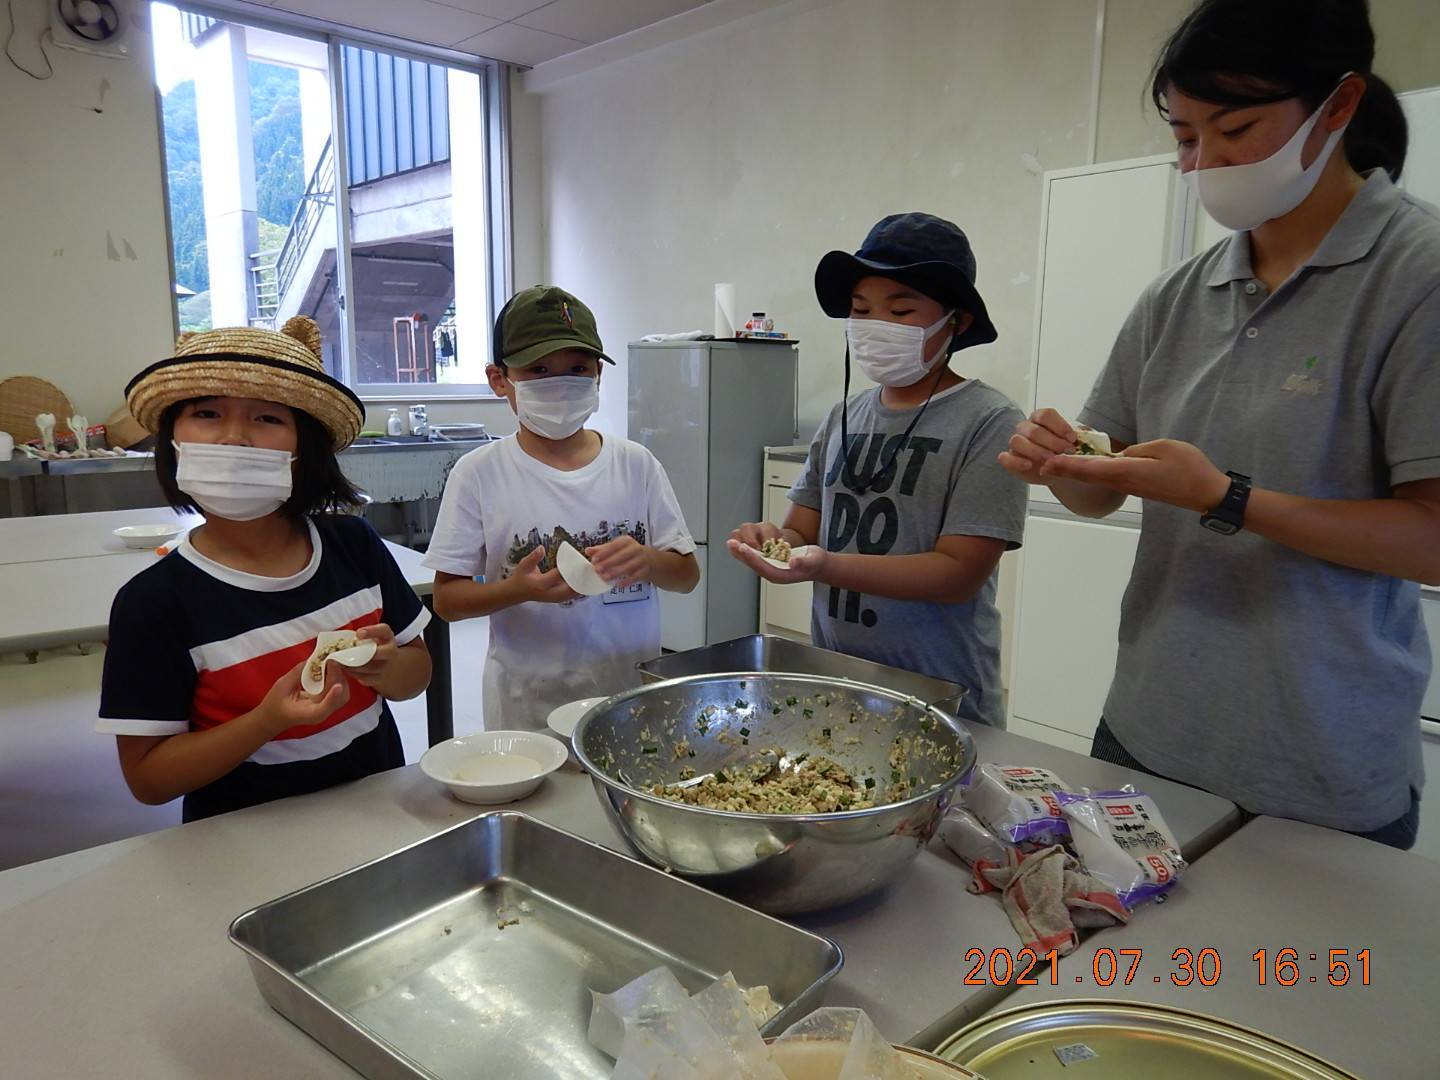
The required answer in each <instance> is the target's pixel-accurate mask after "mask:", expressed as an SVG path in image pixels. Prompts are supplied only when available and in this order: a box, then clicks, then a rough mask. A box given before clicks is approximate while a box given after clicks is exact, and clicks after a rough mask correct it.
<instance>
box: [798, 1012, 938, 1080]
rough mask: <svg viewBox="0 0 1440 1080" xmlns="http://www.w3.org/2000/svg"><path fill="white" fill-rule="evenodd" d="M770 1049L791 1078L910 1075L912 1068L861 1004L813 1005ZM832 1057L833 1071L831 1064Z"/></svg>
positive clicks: (877, 1079)
mask: <svg viewBox="0 0 1440 1080" xmlns="http://www.w3.org/2000/svg"><path fill="white" fill-rule="evenodd" d="M770 1049H771V1052H772V1056H773V1057H774V1059H775V1060H776V1061H777V1062H779V1063H780V1065H781V1067H782V1068H784V1070H785V1073H784V1075H785V1076H786V1077H787V1078H790V1080H796V1078H799V1077H802V1076H804V1077H810V1076H814V1077H816V1078H817V1080H818V1078H819V1077H825V1078H826V1080H915V1073H914V1070H912V1069H911V1068H910V1066H909V1065H908V1064H907V1063H906V1061H905V1059H904V1058H903V1057H901V1056H900V1055H899V1054H898V1053H896V1051H895V1048H894V1047H893V1046H891V1045H890V1044H889V1042H887V1041H886V1040H885V1038H884V1037H883V1036H882V1035H881V1034H880V1032H879V1030H878V1029H877V1028H876V1027H875V1025H874V1024H873V1023H871V1021H870V1018H869V1017H868V1016H866V1015H865V1013H864V1012H863V1011H862V1010H860V1009H816V1010H815V1011H814V1012H813V1013H811V1014H810V1015H809V1016H807V1017H805V1018H803V1019H801V1020H797V1021H796V1022H795V1023H793V1024H791V1025H790V1026H789V1027H788V1028H786V1029H785V1032H784V1034H782V1035H781V1036H780V1037H779V1038H778V1039H776V1040H775V1045H774V1046H772V1047H771V1048H770ZM842 1049H843V1055H844V1056H843V1058H842V1057H841V1052H842ZM836 1059H840V1061H841V1064H840V1066H839V1069H838V1071H837V1070H836V1069H835V1068H834V1066H833V1065H832V1064H831V1062H833V1061H834V1060H836Z"/></svg>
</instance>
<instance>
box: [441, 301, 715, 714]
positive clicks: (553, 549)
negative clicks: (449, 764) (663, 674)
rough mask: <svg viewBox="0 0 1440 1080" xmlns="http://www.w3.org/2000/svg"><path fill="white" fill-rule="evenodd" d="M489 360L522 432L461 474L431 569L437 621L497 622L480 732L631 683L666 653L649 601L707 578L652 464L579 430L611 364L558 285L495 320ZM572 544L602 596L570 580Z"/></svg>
mask: <svg viewBox="0 0 1440 1080" xmlns="http://www.w3.org/2000/svg"><path fill="white" fill-rule="evenodd" d="M494 357H495V363H494V364H492V365H491V366H490V368H489V369H488V371H487V374H488V375H489V379H490V386H491V388H492V389H493V390H494V391H495V393H496V394H498V395H500V396H501V397H503V398H505V399H506V400H507V401H508V402H509V403H510V407H511V408H512V409H514V410H515V413H516V416H517V417H518V419H519V424H520V427H519V431H517V432H516V434H515V435H514V436H512V437H510V438H506V439H502V440H500V441H498V442H493V443H490V444H489V445H487V446H482V447H480V448H479V449H478V450H472V451H471V452H470V453H468V454H466V455H465V456H464V457H463V458H461V459H460V460H459V461H458V462H457V463H456V465H455V468H454V469H453V470H452V471H451V473H450V478H449V480H448V481H447V482H446V485H445V494H444V497H443V499H442V500H441V504H440V516H439V519H438V520H437V522H436V525H435V532H434V535H433V536H432V538H431V540H430V549H429V552H428V553H427V554H426V557H425V563H426V565H427V566H431V567H434V568H435V570H436V574H435V610H436V612H437V613H438V614H439V615H440V616H441V617H442V618H445V619H449V620H451V621H454V620H457V619H469V618H474V617H477V616H481V615H487V616H489V618H490V648H489V652H488V654H487V656H486V660H485V679H484V706H485V727H486V728H487V729H491V730H493V729H497V728H510V729H516V728H520V729H537V728H542V727H544V725H545V721H546V718H547V717H548V716H549V714H550V712H551V711H552V710H553V709H555V708H556V707H558V706H560V705H563V704H565V703H567V702H570V701H574V700H576V699H578V698H585V697H595V696H609V695H611V694H615V693H618V692H619V691H621V690H625V689H628V688H629V687H631V686H634V685H636V683H637V682H638V677H637V674H636V671H635V665H636V664H637V663H638V662H640V661H643V660H650V659H653V658H654V657H655V656H657V655H659V652H660V602H659V597H658V596H657V595H656V593H655V590H656V589H657V588H660V589H666V590H669V591H672V592H689V591H690V590H691V589H693V588H694V587H695V584H696V582H698V581H699V580H700V568H699V565H698V564H697V563H696V561H695V556H694V554H693V552H694V551H695V542H694V541H693V540H692V539H691V538H690V534H689V532H688V531H687V530H686V528H685V521H684V519H683V518H682V517H681V514H680V507H679V504H678V503H677V502H676V500H675V493H674V492H673V491H672V490H671V487H670V481H669V480H668V479H667V478H666V476H665V472H664V470H663V469H662V468H661V467H660V463H659V462H658V461H656V460H655V457H654V455H652V454H651V453H650V451H649V450H647V449H645V448H644V447H643V446H640V445H639V444H638V443H633V442H630V441H629V440H628V439H621V438H616V437H615V436H613V435H605V436H602V435H601V434H600V433H599V432H597V431H592V430H590V429H589V428H587V427H585V421H586V420H587V419H589V417H590V415H591V413H593V412H594V411H595V408H596V406H597V405H598V404H599V393H600V372H601V368H602V365H603V364H607V363H614V361H612V360H611V359H610V358H609V357H608V356H606V355H605V350H604V346H603V345H602V344H601V341H600V335H599V332H598V331H597V329H596V327H595V317H594V316H593V315H592V314H591V313H590V309H589V308H587V307H586V306H585V305H584V304H582V303H581V302H580V301H579V300H578V299H576V298H575V297H574V296H572V295H571V294H569V293H567V292H565V291H564V290H563V289H558V288H555V287H554V286H551V285H538V286H535V287H534V288H530V289H525V290H524V291H522V292H520V293H517V294H516V295H515V296H514V297H513V298H511V300H510V301H509V303H507V304H506V305H505V306H504V308H502V309H501V311H500V314H499V316H498V317H497V318H496V320H495V335H494ZM566 543H568V544H570V545H571V546H572V547H574V548H575V549H576V551H579V552H580V553H582V554H583V555H584V556H585V557H586V558H587V559H589V561H590V565H591V567H593V569H594V570H595V571H596V572H597V573H598V574H599V575H600V578H601V579H602V580H601V581H600V582H598V583H597V588H599V589H602V590H603V589H604V586H605V584H608V585H609V586H610V589H609V590H608V591H606V592H602V593H601V595H593V596H584V597H582V596H580V595H579V594H578V593H576V592H574V591H573V590H572V589H571V588H570V586H569V585H567V584H566V581H565V579H564V578H562V577H561V573H560V571H559V569H558V568H557V567H556V559H557V554H558V552H559V549H560V546H561V545H562V544H566ZM572 554H573V553H572ZM582 565H583V564H582ZM481 578H483V580H480V579H481Z"/></svg>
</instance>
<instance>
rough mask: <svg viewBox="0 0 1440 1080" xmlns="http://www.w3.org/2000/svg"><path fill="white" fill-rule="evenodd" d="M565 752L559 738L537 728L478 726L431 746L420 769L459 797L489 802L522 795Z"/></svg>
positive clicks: (559, 762) (560, 761)
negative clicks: (470, 732)
mask: <svg viewBox="0 0 1440 1080" xmlns="http://www.w3.org/2000/svg"><path fill="white" fill-rule="evenodd" d="M566 756H567V752H566V750H565V745H564V744H563V743H561V742H560V741H559V740H557V739H553V738H551V737H550V736H549V735H546V734H544V733H542V732H539V731H482V732H479V733H477V734H475V735H461V736H459V737H458V738H454V739H447V740H446V741H445V742H442V743H437V744H436V745H434V746H432V747H430V749H429V750H426V751H425V753H424V754H423V755H422V756H421V758H420V771H421V772H423V773H424V774H425V775H426V776H428V777H430V779H431V780H435V781H438V782H439V783H442V784H444V785H445V786H446V787H447V788H449V789H450V794H451V795H454V796H455V798H457V799H459V800H460V801H461V802H467V803H478V804H480V805H482V806H489V805H493V804H495V803H507V802H514V801H515V800H516V799H523V798H524V797H525V796H526V795H529V794H530V793H531V792H533V791H534V790H535V789H536V788H537V787H539V786H540V782H541V781H542V780H544V779H545V777H547V776H549V775H550V774H551V773H552V772H554V771H555V770H556V769H558V768H560V766H561V765H564V764H565V758H566Z"/></svg>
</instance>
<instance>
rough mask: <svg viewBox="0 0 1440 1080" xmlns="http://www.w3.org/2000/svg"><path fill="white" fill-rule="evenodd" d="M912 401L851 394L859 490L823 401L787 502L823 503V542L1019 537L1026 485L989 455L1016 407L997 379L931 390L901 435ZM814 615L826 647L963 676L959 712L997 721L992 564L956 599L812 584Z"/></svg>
mask: <svg viewBox="0 0 1440 1080" xmlns="http://www.w3.org/2000/svg"><path fill="white" fill-rule="evenodd" d="M916 412H917V409H889V408H886V407H885V406H884V405H882V404H881V403H880V392H879V391H878V390H869V391H866V392H865V393H862V394H857V395H856V396H854V397H852V398H851V399H850V418H849V422H848V427H849V433H850V459H851V466H852V470H851V471H853V473H854V476H855V479H856V480H857V482H858V483H859V485H860V486H861V487H862V488H865V489H866V490H865V491H864V492H863V493H857V492H855V491H854V490H853V489H852V488H851V486H850V483H849V479H848V477H847V476H846V470H845V469H844V468H842V464H843V463H842V461H841V459H840V406H839V405H837V406H835V408H834V409H832V410H831V411H830V415H829V416H827V417H826V418H825V422H824V423H822V424H821V425H820V430H819V431H818V432H816V434H815V439H814V441H813V442H812V443H811V444H810V454H809V456H808V457H807V458H806V461H805V471H804V473H803V474H801V477H800V479H799V480H797V481H796V482H795V486H794V487H792V488H791V489H790V500H791V501H792V502H794V503H796V504H797V505H799V506H805V507H809V508H810V509H812V510H818V511H820V537H819V540H820V543H821V544H823V545H824V546H825V549H826V550H827V551H837V552H848V553H852V554H854V553H859V554H862V555H918V554H921V553H923V552H927V551H934V550H935V544H936V542H937V541H938V540H939V539H940V537H942V536H950V535H961V536H987V537H993V538H994V539H997V540H1003V541H1005V543H1006V546H1007V548H1016V547H1019V546H1020V538H1021V534H1022V532H1023V530H1024V524H1025V499H1026V490H1025V485H1024V483H1022V482H1021V481H1019V480H1017V479H1015V478H1014V477H1012V476H1010V475H1009V474H1008V473H1006V472H1005V470H1004V469H1002V468H1001V467H1000V465H999V462H998V461H997V460H996V458H997V455H998V454H999V453H1000V451H1001V450H1003V449H1005V447H1006V445H1007V444H1008V443H1009V440H1010V436H1011V435H1012V434H1013V433H1014V431H1015V425H1016V423H1018V422H1019V421H1020V420H1021V419H1022V418H1023V414H1022V413H1021V412H1020V410H1019V409H1017V408H1016V407H1015V406H1014V404H1012V403H1011V401H1010V399H1009V398H1007V397H1006V396H1005V395H1004V394H1002V393H1000V392H999V391H998V390H994V389H992V388H991V387H989V386H986V385H985V384H984V383H982V382H979V381H977V380H974V379H971V380H967V381H966V382H963V383H961V384H960V385H959V386H956V387H953V388H951V389H950V390H947V391H944V392H942V393H941V394H938V395H936V396H935V397H934V398H933V399H932V400H931V402H930V404H929V406H928V407H927V408H926V410H925V413H924V415H923V416H922V417H921V418H920V422H919V423H918V424H916V426H915V430H914V431H913V432H911V434H910V438H909V440H908V441H905V442H903V444H902V442H901V440H902V439H903V438H904V434H905V429H906V428H907V427H909V426H910V422H911V421H912V420H914V419H915V414H916ZM897 447H898V448H899V449H898V453H897V452H896V448H897ZM892 453H894V463H893V465H891V466H890V467H889V468H888V469H886V468H884V465H885V464H886V463H887V462H890V461H891V455H892ZM877 471H878V472H879V476H878V478H877V479H875V480H874V482H873V483H872V482H871V478H872V477H875V476H876V473H877ZM810 626H811V634H812V636H813V637H814V639H815V644H817V645H820V646H822V647H823V648H826V649H833V650H835V651H836V652H842V653H848V654H850V655H851V656H859V657H863V658H865V659H867V660H874V661H875V662H877V663H881V664H889V665H891V666H892V667H898V668H904V669H905V670H907V671H915V672H919V673H920V674H922V675H930V676H933V677H934V678H937V679H948V680H949V681H951V682H956V683H959V684H960V685H962V686H964V687H966V688H967V689H968V690H969V693H968V694H966V695H965V697H964V698H963V699H962V701H961V706H960V715H961V716H963V717H965V718H966V719H970V720H978V721H981V722H982V723H986V724H991V725H994V726H995V727H1004V726H1005V711H1004V708H1003V706H1002V702H1001V692H1000V614H999V612H998V611H996V609H995V575H994V574H991V575H990V578H989V580H988V581H986V582H985V584H984V585H983V586H981V588H980V591H979V592H978V593H977V594H976V596H975V597H974V599H972V600H971V601H969V602H968V603H964V604H941V603H930V602H926V601H916V600H889V599H886V598H884V597H880V596H869V595H863V594H861V593H857V592H851V591H849V590H846V589H836V588H832V587H830V586H828V585H816V586H815V603H814V607H813V609H812V612H811V617H810Z"/></svg>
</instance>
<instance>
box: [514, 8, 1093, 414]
mask: <svg viewBox="0 0 1440 1080" xmlns="http://www.w3.org/2000/svg"><path fill="white" fill-rule="evenodd" d="M1094 10H1095V9H1094V7H1093V5H1091V4H1089V3H1074V2H1067V0H976V2H969V3H964V4H959V3H954V2H947V0H891V2H888V3H886V4H884V5H883V6H877V5H875V4H873V3H869V2H866V0H832V2H829V3H814V2H801V3H793V4H790V5H783V6H782V7H781V8H780V9H779V10H778V12H772V13H770V14H767V15H765V16H763V17H756V18H751V19H748V20H742V21H740V22H738V23H735V24H733V25H732V26H730V27H727V28H724V29H722V30H719V31H713V32H711V33H708V34H705V35H703V36H701V37H697V38H695V39H692V40H685V41H679V42H676V43H674V44H670V45H665V46H663V47H659V48H655V49H653V50H650V51H648V52H645V53H642V54H639V55H636V56H633V57H631V58H629V59H625V60H621V61H619V62H615V63H612V64H608V65H606V66H604V67H602V68H599V69H598V70H594V71H591V72H589V73H586V74H582V75H579V76H576V77H574V78H572V79H569V80H567V81H565V82H563V83H561V84H559V85H558V86H555V87H554V88H553V89H550V90H548V91H547V92H546V93H545V94H544V98H543V104H542V129H543V147H544V149H543V155H542V156H543V161H544V166H545V168H544V179H545V214H544V217H545V230H546V250H547V254H548V262H547V271H548V276H549V278H550V279H551V280H553V281H555V282H556V283H557V284H560V285H563V286H564V287H566V288H568V289H571V290H572V291H574V292H575V293H577V294H578V295H579V296H580V297H581V298H582V299H583V300H585V301H586V302H587V303H588V304H590V305H591V306H592V307H593V308H594V309H595V312H596V315H597V317H598V319H599V322H600V329H601V333H602V336H603V337H604V339H605V341H606V344H607V345H609V346H610V347H611V349H612V350H613V352H614V354H615V355H616V358H617V359H622V360H623V357H624V346H625V343H626V342H627V341H630V340H633V339H634V338H636V337H638V336H640V335H641V334H643V333H646V332H650V331H656V330H680V329H689V328H698V329H707V330H708V329H709V328H710V326H711V323H712V303H713V285H714V283H715V282H717V281H733V282H736V283H737V285H738V298H739V305H740V308H741V310H742V311H745V312H748V311H750V310H752V309H763V310H765V311H766V312H768V313H769V314H770V315H771V316H772V317H773V318H774V319H775V320H776V323H777V325H778V326H780V327H782V328H784V329H787V330H790V331H791V332H792V333H794V334H795V335H797V336H798V337H799V338H800V340H801V347H800V356H801V361H800V363H801V394H802V401H801V422H802V428H804V429H806V432H807V433H808V431H809V430H811V429H813V427H814V426H815V425H816V424H817V423H818V422H819V420H820V419H821V418H822V416H823V415H824V414H825V412H826V411H827V410H828V409H829V407H830V405H831V404H833V403H834V402H835V401H836V400H837V399H838V397H839V396H840V391H841V370H842V358H843V335H842V329H841V325H840V324H839V323H838V322H836V321H833V320H830V319H827V318H825V317H824V316H823V315H822V314H821V312H820V311H819V309H818V307H817V306H816V303H815V296H814V289H813V287H812V280H813V274H814V269H815V263H816V261H817V260H818V259H819V257H820V255H821V254H823V253H824V252H825V251H826V250H828V249H830V248H834V247H840V248H849V249H854V248H855V247H857V246H859V244H860V241H861V240H862V239H863V237H864V234H865V232H866V230H867V229H868V228H869V226H870V225H871V224H873V223H874V222H875V221H876V220H877V219H878V218H880V217H881V216H883V215H885V214H888V213H893V212H896V211H903V210H927V211H930V212H933V213H936V214H939V215H941V216H943V217H947V218H950V219H951V220H954V221H956V222H957V223H959V224H960V225H961V227H962V228H964V229H965V230H966V231H967V232H968V233H969V234H970V236H971V239H972V242H973V244H974V246H975V249H976V252H977V255H978V260H979V268H980V276H979V285H980V289H981V292H982V294H983V295H984V296H985V298H986V302H987V304H988V305H989V306H990V310H991V314H992V317H993V318H994V320H995V322H996V324H997V325H998V327H999V328H1000V335H1001V337H1000V341H999V342H997V343H996V344H995V345H993V346H989V347H986V348H982V349H977V350H975V351H973V352H969V353H966V354H963V355H962V357H961V358H960V360H959V362H958V366H959V367H960V368H961V369H962V371H963V372H964V373H965V374H967V375H972V376H979V377H981V378H983V379H985V380H987V381H989V382H991V383H993V384H994V385H996V386H997V387H999V388H1000V389H1001V390H1003V391H1005V392H1006V393H1008V394H1010V395H1011V396H1013V397H1017V398H1023V397H1025V396H1026V395H1027V394H1028V390H1027V385H1026V383H1027V377H1026V370H1027V365H1028V352H1029V344H1030V321H1031V317H1032V313H1033V306H1034V283H1033V281H1032V280H1031V279H1032V276H1033V274H1034V269H1035V256H1036V251H1037V245H1038V235H1039V234H1038V227H1039V207H1040V186H1039V173H1040V172H1041V171H1043V170H1044V169H1046V168H1059V167H1064V166H1069V165H1076V164H1081V163H1083V162H1084V160H1085V155H1086V152H1087V150H1088V146H1089V127H1088V122H1087V117H1088V112H1089V109H1088V93H1087V88H1088V86H1089V83H1090V64H1091V57H1092V47H1091V34H1092V33H1093V28H1094ZM601 397H602V411H603V414H604V415H603V422H604V424H605V425H606V426H609V427H612V428H614V429H615V430H623V428H624V413H625V372H624V366H623V364H622V366H621V368H620V370H618V371H616V372H611V373H607V379H606V382H605V387H604V390H603V392H602V394H601Z"/></svg>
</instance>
